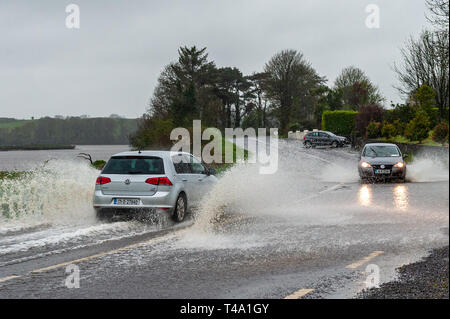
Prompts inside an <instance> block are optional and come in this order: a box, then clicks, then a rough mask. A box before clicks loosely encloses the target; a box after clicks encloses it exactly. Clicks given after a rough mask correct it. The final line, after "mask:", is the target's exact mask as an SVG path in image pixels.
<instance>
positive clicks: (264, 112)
mask: <svg viewBox="0 0 450 319" xmlns="http://www.w3.org/2000/svg"><path fill="white" fill-rule="evenodd" d="M178 53H179V58H178V61H177V62H173V63H170V64H169V65H167V66H166V67H165V68H164V70H163V71H162V72H161V74H160V76H159V78H158V83H157V86H156V88H155V90H154V94H153V96H152V98H151V100H150V103H149V108H148V111H147V113H146V114H144V116H143V118H142V120H141V123H140V126H139V129H138V131H137V133H136V134H135V135H134V136H133V137H132V138H131V143H132V144H133V146H135V147H145V146H149V145H161V144H168V143H169V141H168V138H169V136H168V134H167V133H170V129H171V128H173V127H179V126H182V127H190V126H191V125H192V120H193V119H201V120H202V124H203V125H205V126H212V127H217V128H219V129H222V130H223V129H224V128H226V127H231V128H234V127H243V128H246V127H255V128H256V127H278V128H279V129H280V133H281V134H282V135H283V134H284V135H285V134H287V132H288V131H289V130H291V129H299V128H300V127H301V128H307V129H312V128H315V127H317V126H319V125H320V122H321V116H322V112H323V111H324V110H336V109H351V110H358V108H359V107H361V106H362V105H365V104H368V103H379V102H381V101H383V97H382V96H381V94H380V92H379V90H378V88H377V87H376V86H375V85H374V84H373V83H372V82H371V81H370V80H369V78H368V77H367V76H366V75H365V74H364V72H363V71H362V70H360V69H358V68H356V67H348V68H345V69H344V70H343V71H342V73H341V74H340V75H339V77H338V78H337V79H336V81H335V83H334V86H333V87H328V86H326V85H325V83H326V79H325V77H323V76H320V75H319V74H318V73H317V71H316V70H315V69H314V68H313V66H312V65H311V63H310V62H309V61H308V60H307V59H306V58H305V57H304V55H303V54H302V53H301V52H299V51H296V50H283V51H280V52H278V53H277V54H275V55H274V56H273V57H272V58H271V59H270V60H269V61H268V62H267V63H266V64H265V65H264V68H263V72H259V73H253V74H251V75H244V74H243V73H242V72H241V71H240V70H239V69H237V68H235V67H217V66H216V64H215V63H214V61H210V60H209V58H208V54H207V52H206V48H202V49H198V48H197V47H195V46H194V47H190V48H189V47H181V48H180V49H179V51H178Z"/></svg>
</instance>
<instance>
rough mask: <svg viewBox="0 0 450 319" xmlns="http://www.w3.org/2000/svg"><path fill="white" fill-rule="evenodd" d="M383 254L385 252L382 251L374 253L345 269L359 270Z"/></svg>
mask: <svg viewBox="0 0 450 319" xmlns="http://www.w3.org/2000/svg"><path fill="white" fill-rule="evenodd" d="M381 254H384V251H380V250H377V251H374V252H373V253H371V254H370V255H369V256H367V257H364V258H363V259H361V260H359V261H357V262H355V263H353V264H350V265H348V266H347V267H345V268H348V269H356V268H358V267H360V266H362V265H364V264H365V263H367V262H369V261H370V260H372V259H374V258H375V257H377V256H379V255H381Z"/></svg>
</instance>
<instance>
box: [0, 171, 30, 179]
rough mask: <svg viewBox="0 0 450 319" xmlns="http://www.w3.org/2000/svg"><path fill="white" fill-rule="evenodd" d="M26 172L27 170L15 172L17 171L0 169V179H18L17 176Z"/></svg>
mask: <svg viewBox="0 0 450 319" xmlns="http://www.w3.org/2000/svg"><path fill="white" fill-rule="evenodd" d="M27 173H28V172H17V171H11V172H7V171H1V172H0V180H2V179H18V178H20V177H22V176H24V175H25V174H27Z"/></svg>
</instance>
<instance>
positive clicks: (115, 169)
mask: <svg viewBox="0 0 450 319" xmlns="http://www.w3.org/2000/svg"><path fill="white" fill-rule="evenodd" d="M102 172H103V174H124V175H127V174H142V175H161V174H164V162H163V160H162V158H160V157H147V156H115V157H112V158H111V159H110V160H109V161H108V163H107V164H106V166H105V168H104V169H103V171H102Z"/></svg>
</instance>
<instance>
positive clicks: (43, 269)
mask: <svg viewBox="0 0 450 319" xmlns="http://www.w3.org/2000/svg"><path fill="white" fill-rule="evenodd" d="M170 237H175V236H170ZM170 237H169V238H170ZM166 239H168V238H167V237H162V238H156V239H152V240H149V241H146V242H143V243H137V244H133V245H129V246H125V247H122V248H118V249H114V250H110V251H106V252H103V253H99V254H95V255H92V256H88V257H83V258H79V259H75V260H71V261H67V262H64V263H61V264H57V265H53V266H49V267H44V268H40V269H36V270H32V271H31V273H32V274H38V273H42V272H46V271H49V270H54V269H58V268H62V267H66V266H68V265H72V264H78V263H80V262H83V261H88V260H92V259H96V258H101V257H104V256H109V255H113V254H117V253H120V252H123V251H127V250H131V249H135V248H140V247H143V246H147V245H151V244H156V243H158V242H161V241H164V240H166Z"/></svg>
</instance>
